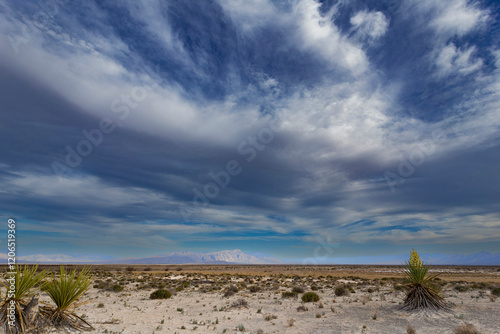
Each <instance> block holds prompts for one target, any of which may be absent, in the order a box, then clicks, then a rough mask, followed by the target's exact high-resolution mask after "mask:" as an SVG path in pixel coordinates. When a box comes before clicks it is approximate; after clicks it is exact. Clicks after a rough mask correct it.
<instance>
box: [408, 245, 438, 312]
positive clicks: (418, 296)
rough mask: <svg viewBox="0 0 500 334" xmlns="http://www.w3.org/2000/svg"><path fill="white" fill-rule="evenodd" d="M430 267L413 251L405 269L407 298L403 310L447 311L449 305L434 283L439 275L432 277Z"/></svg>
mask: <svg viewBox="0 0 500 334" xmlns="http://www.w3.org/2000/svg"><path fill="white" fill-rule="evenodd" d="M429 268H430V267H429V266H428V265H425V264H423V263H422V261H421V260H420V257H419V256H418V253H417V252H416V251H415V250H413V251H412V253H411V255H410V259H409V260H408V262H407V263H406V268H405V287H406V297H405V299H404V303H403V306H402V309H404V310H406V311H418V310H423V309H425V310H433V311H438V310H442V309H447V308H448V305H447V304H446V303H445V301H444V298H443V297H442V296H441V294H440V289H439V287H438V286H437V285H436V284H433V281H434V280H436V279H437V278H438V275H439V274H434V275H430V274H429Z"/></svg>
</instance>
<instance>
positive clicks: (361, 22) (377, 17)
mask: <svg viewBox="0 0 500 334" xmlns="http://www.w3.org/2000/svg"><path fill="white" fill-rule="evenodd" d="M350 22H351V25H352V26H353V29H354V30H355V32H356V35H357V37H358V38H360V39H364V38H366V37H368V38H369V39H371V40H374V39H377V38H380V37H382V36H384V35H385V33H386V32H387V28H388V26H389V22H388V20H387V19H386V17H385V16H384V14H383V13H381V12H367V11H360V12H358V13H356V14H355V15H354V16H352V17H351V19H350Z"/></svg>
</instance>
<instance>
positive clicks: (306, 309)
mask: <svg viewBox="0 0 500 334" xmlns="http://www.w3.org/2000/svg"><path fill="white" fill-rule="evenodd" d="M305 311H309V309H308V308H307V307H305V306H304V305H300V306H299V307H297V312H305Z"/></svg>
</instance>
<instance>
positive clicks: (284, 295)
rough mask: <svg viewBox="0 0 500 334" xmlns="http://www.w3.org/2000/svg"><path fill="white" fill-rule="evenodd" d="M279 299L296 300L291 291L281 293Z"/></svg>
mask: <svg viewBox="0 0 500 334" xmlns="http://www.w3.org/2000/svg"><path fill="white" fill-rule="evenodd" d="M281 298H297V293H296V292H293V291H283V292H282V293H281Z"/></svg>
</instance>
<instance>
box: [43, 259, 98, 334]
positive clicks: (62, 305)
mask: <svg viewBox="0 0 500 334" xmlns="http://www.w3.org/2000/svg"><path fill="white" fill-rule="evenodd" d="M91 282H92V276H91V275H90V269H89V268H84V269H83V270H81V271H80V273H78V274H77V272H76V269H74V270H72V271H70V272H66V269H65V268H64V266H61V267H60V271H59V278H57V277H56V275H55V274H54V273H52V277H51V278H50V279H49V280H48V281H47V282H46V283H45V284H44V285H43V290H44V291H45V292H46V293H47V294H48V295H49V297H50V299H52V301H53V302H54V304H55V305H56V306H55V307H52V306H49V307H46V308H44V313H45V314H46V315H48V318H49V320H50V322H51V323H52V324H53V325H54V326H56V327H70V328H73V329H76V330H91V329H92V326H91V325H90V324H89V323H88V322H87V321H85V320H84V319H82V318H81V317H80V316H78V315H77V314H76V313H75V312H74V309H75V308H77V307H78V306H81V305H83V304H86V303H87V302H80V301H79V299H80V298H81V297H82V296H83V294H84V293H85V292H87V290H88V289H89V288H90V284H91Z"/></svg>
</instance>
